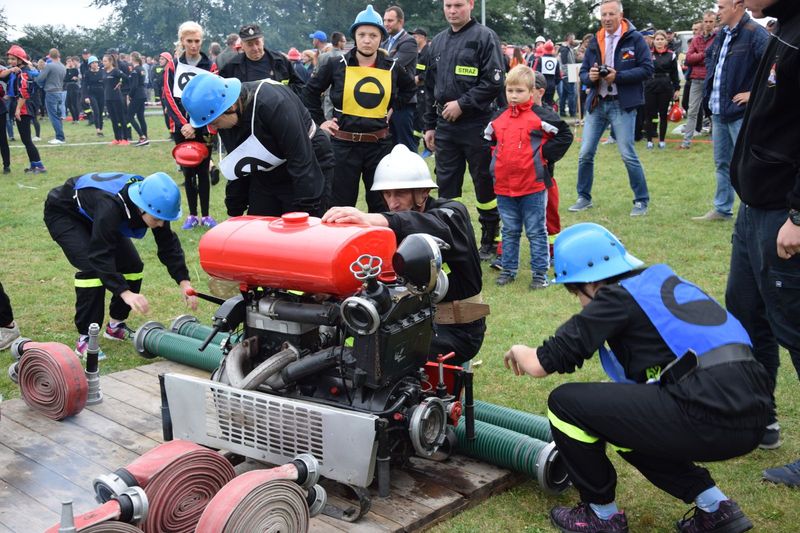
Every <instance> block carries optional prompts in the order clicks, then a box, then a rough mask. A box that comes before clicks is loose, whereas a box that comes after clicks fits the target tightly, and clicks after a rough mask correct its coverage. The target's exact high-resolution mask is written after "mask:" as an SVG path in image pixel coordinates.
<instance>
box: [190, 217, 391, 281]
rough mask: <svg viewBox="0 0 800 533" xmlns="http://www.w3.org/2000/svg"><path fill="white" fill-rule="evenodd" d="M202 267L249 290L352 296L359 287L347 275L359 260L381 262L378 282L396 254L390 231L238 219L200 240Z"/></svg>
mask: <svg viewBox="0 0 800 533" xmlns="http://www.w3.org/2000/svg"><path fill="white" fill-rule="evenodd" d="M199 246H200V266H202V267H203V270H205V271H206V272H207V273H208V274H209V275H211V276H214V277H217V278H221V279H225V280H229V281H237V282H239V283H240V284H245V285H247V286H248V287H270V288H275V289H286V290H298V291H304V292H311V293H325V294H331V295H335V296H350V295H352V294H353V293H354V292H355V291H356V290H358V288H359V287H360V286H361V282H360V281H359V280H357V279H356V278H355V277H354V276H353V273H352V272H351V271H350V265H351V263H352V262H353V261H355V260H356V259H357V258H358V257H359V256H361V255H363V254H369V255H372V256H377V257H380V258H381V259H382V260H383V265H382V269H383V274H382V275H381V279H382V280H387V279H393V278H394V273H393V272H392V270H391V269H392V255H393V254H394V252H395V249H396V246H397V245H396V240H395V236H394V232H393V231H392V230H390V229H389V228H382V227H374V226H364V225H357V224H323V223H322V221H321V220H320V219H319V218H316V217H310V216H308V214H306V213H286V214H285V215H283V216H282V217H280V218H277V217H256V216H240V217H233V218H230V219H228V220H226V221H224V222H222V223H220V224H219V225H217V226H216V227H215V228H212V229H211V230H209V231H208V232H207V233H206V234H205V235H203V237H202V238H201V239H200V245H199Z"/></svg>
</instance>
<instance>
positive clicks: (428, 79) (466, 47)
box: [424, 19, 505, 130]
mask: <svg viewBox="0 0 800 533" xmlns="http://www.w3.org/2000/svg"><path fill="white" fill-rule="evenodd" d="M428 47H429V49H430V50H429V52H428V54H429V55H428V63H427V69H426V73H425V90H426V92H427V98H428V106H427V108H426V111H425V116H424V121H425V129H426V130H432V129H434V128H435V127H436V126H437V119H436V115H437V113H436V108H435V107H434V105H435V104H437V103H438V104H439V105H444V104H445V103H447V102H450V101H452V100H458V104H459V106H461V110H462V111H463V114H462V115H461V118H459V119H458V120H457V121H456V122H454V123H450V122H447V121H445V120H444V119H441V120H439V121H438V122H439V124H438V125H439V126H445V127H453V128H457V127H458V125H459V124H462V123H466V122H469V123H475V122H477V123H482V124H483V125H484V126H485V125H486V124H487V123H488V122H489V119H490V118H491V113H492V103H493V102H494V101H495V99H497V98H498V97H500V98H501V99H502V96H501V95H502V93H503V82H504V80H505V63H504V61H503V54H502V52H501V50H500V39H499V38H498V37H497V34H496V33H495V32H494V31H493V30H491V29H489V28H487V27H486V26H483V25H481V24H479V23H478V22H477V21H476V20H475V19H472V20H470V21H469V22H468V23H467V24H466V25H465V26H464V27H463V28H461V29H460V30H459V31H457V32H453V30H452V29H447V30H444V31H443V32H441V33H439V34H438V35H436V37H434V38H433V41H431V44H430V45H428ZM456 71H458V72H459V73H458V74H457V73H456Z"/></svg>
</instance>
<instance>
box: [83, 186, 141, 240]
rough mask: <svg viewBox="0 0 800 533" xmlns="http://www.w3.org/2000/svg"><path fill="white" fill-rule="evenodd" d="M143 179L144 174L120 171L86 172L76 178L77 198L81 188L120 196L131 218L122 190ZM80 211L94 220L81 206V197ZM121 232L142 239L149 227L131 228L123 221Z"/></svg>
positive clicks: (120, 226)
mask: <svg viewBox="0 0 800 533" xmlns="http://www.w3.org/2000/svg"><path fill="white" fill-rule="evenodd" d="M143 179H144V178H143V177H142V176H139V175H137V174H122V173H120V172H93V173H91V174H84V175H83V176H81V177H79V178H78V179H76V180H75V186H74V190H75V192H76V195H75V198H76V199H77V191H79V190H81V189H98V190H101V191H103V192H105V193H107V194H109V195H110V196H116V197H119V199H120V200H122V205H123V206H125V212H126V213H127V215H128V218H129V219H130V216H131V214H130V212H129V211H128V206H127V204H125V200H124V199H123V198H122V195H120V191H121V190H122V189H123V188H125V186H126V185H128V184H129V183H133V182H136V181H142V180H143ZM78 211H79V212H80V214H82V215H83V216H85V217H86V218H88V219H89V220H92V217H90V216H89V213H87V212H86V211H85V210H84V209H83V206H81V202H80V199H78ZM119 232H120V233H121V234H122V235H124V236H125V237H131V238H133V239H141V238H142V237H144V236H145V234H146V233H147V228H131V227H130V226H129V225H128V224H127V223H126V222H122V223H121V224H120V225H119Z"/></svg>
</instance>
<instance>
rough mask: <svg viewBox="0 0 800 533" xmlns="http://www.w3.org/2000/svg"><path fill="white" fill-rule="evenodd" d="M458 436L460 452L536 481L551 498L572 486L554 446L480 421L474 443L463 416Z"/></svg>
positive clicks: (477, 423)
mask: <svg viewBox="0 0 800 533" xmlns="http://www.w3.org/2000/svg"><path fill="white" fill-rule="evenodd" d="M455 432H456V440H457V441H458V443H457V445H456V450H457V451H459V452H461V453H463V454H464V455H468V456H469V457H474V458H475V459H480V460H482V461H486V462H488V463H491V464H494V465H497V466H501V467H503V468H508V469H511V470H514V471H516V472H522V473H524V474H527V475H529V476H531V477H533V478H536V480H537V481H538V482H539V486H540V487H541V488H542V490H544V491H545V492H547V493H549V494H559V493H561V492H563V491H564V490H566V488H567V487H568V486H569V480H568V479H567V472H566V469H565V468H564V464H563V462H562V461H561V458H560V457H559V455H558V450H557V449H556V447H555V444H554V443H552V442H544V441H542V440H539V439H535V438H533V437H530V436H528V435H523V434H522V433H517V432H515V431H511V430H510V429H506V428H501V427H498V426H494V425H492V424H488V423H486V422H481V421H479V420H476V421H475V439H474V440H472V441H470V440H467V438H466V421H465V419H464V417H463V416H462V417H461V419H460V420H459V421H458V426H456V428H455Z"/></svg>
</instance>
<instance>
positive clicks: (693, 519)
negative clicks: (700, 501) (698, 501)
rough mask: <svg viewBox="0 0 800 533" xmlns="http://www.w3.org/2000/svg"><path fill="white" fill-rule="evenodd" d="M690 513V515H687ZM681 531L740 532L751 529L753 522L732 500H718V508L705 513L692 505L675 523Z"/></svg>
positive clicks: (704, 532)
mask: <svg viewBox="0 0 800 533" xmlns="http://www.w3.org/2000/svg"><path fill="white" fill-rule="evenodd" d="M689 513H692V516H689ZM675 527H676V528H677V530H678V531H680V532H681V533H742V532H743V531H749V530H751V529H753V523H752V522H751V521H750V519H749V518H747V517H746V516H745V514H744V513H743V512H742V510H741V509H740V508H739V504H738V503H736V502H735V501H733V500H725V501H723V502H720V504H719V509H717V510H716V511H714V512H713V513H707V512H705V511H703V510H702V509H700V508H698V507H693V508H691V509H689V511H688V512H687V513H686V514H685V515H683V519H682V520H678V521H677V522H676V523H675Z"/></svg>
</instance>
